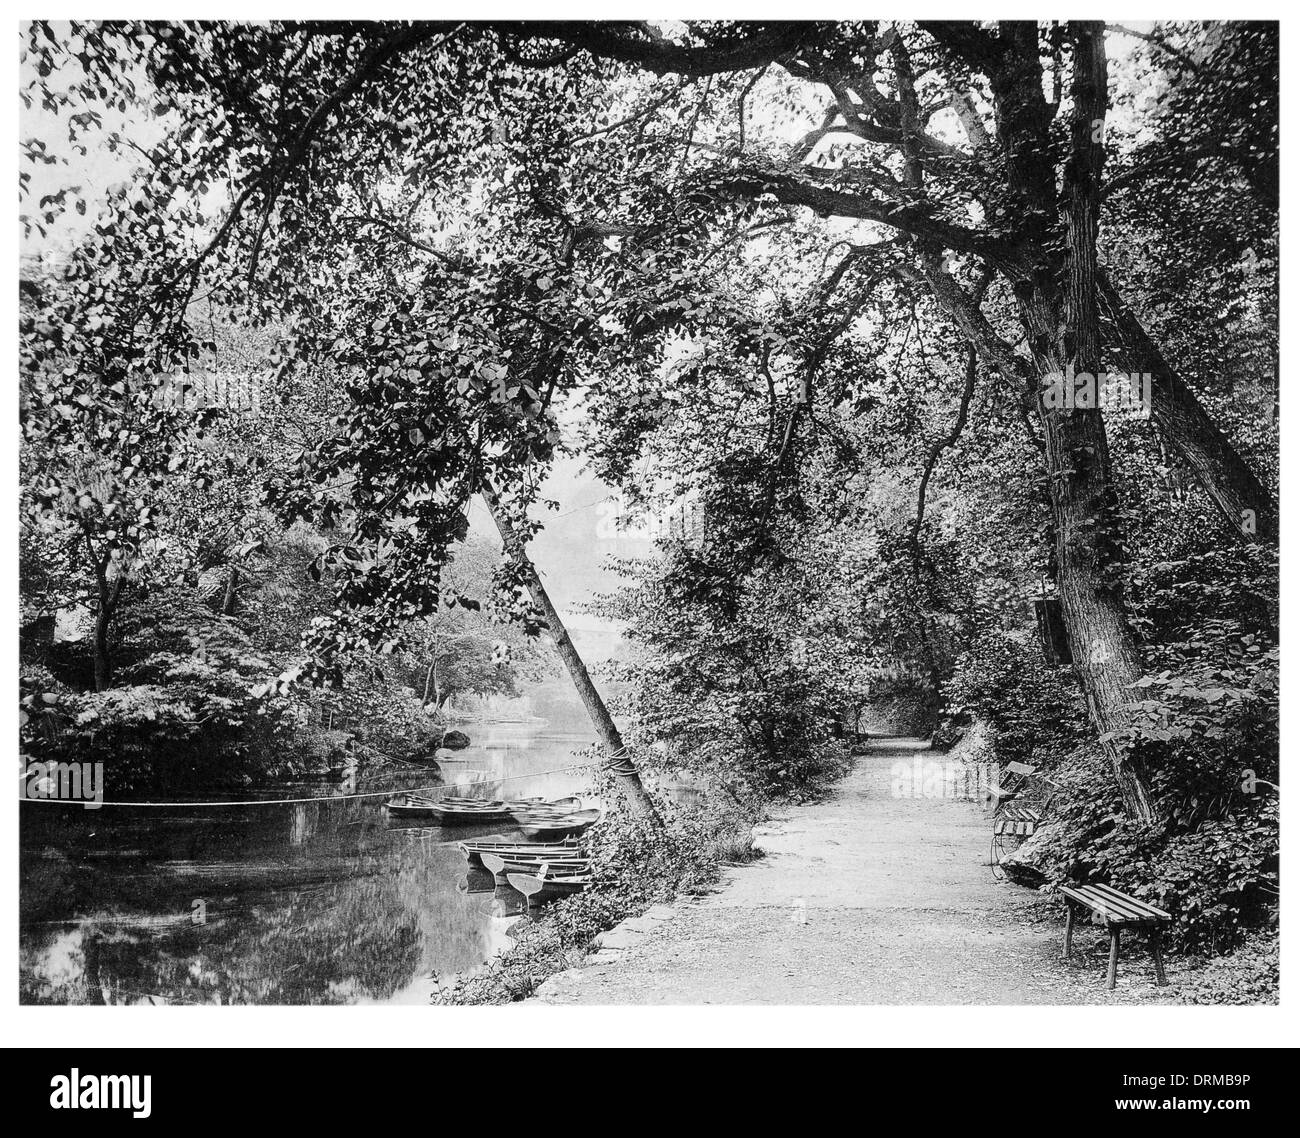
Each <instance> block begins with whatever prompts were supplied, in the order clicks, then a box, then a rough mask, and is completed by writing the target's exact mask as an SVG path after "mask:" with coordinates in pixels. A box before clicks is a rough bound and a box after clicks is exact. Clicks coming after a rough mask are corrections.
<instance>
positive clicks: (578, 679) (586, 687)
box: [482, 487, 658, 819]
mask: <svg viewBox="0 0 1300 1138" xmlns="http://www.w3.org/2000/svg"><path fill="white" fill-rule="evenodd" d="M482 494H483V501H484V502H485V503H486V504H487V508H488V512H489V513H490V514H491V515H492V520H493V521H494V522H495V523H496V527H497V531H498V532H499V533H500V534H501V541H502V544H503V545H504V546H505V549H506V553H507V555H508V556H509V557H510V559H511V560H512V561H513V562H514V563H515V565H516V567H517V568H518V569H519V571H520V573H522V575H523V578H524V582H525V584H526V585H527V587H528V592H529V595H530V596H531V597H532V598H533V603H534V604H535V605H537V607H538V608H540V609H541V610H542V613H543V614H544V615H545V617H546V624H547V627H548V628H549V629H550V631H551V638H552V639H553V640H554V641H555V649H556V651H557V652H558V653H559V654H560V659H561V660H563V661H564V666H565V668H566V669H567V670H568V673H569V678H570V679H571V680H572V681H573V686H574V687H575V688H576V689H577V692H578V698H579V699H581V700H582V705H583V707H584V708H586V711H587V715H588V716H589V717H590V719H591V723H592V726H593V727H595V729H596V734H597V735H599V736H600V741H601V743H602V744H603V745H604V748H605V768H606V770H608V771H609V772H610V774H611V775H612V776H613V778H614V782H615V785H617V786H618V789H619V791H620V793H621V794H622V795H623V798H624V800H625V801H626V802H627V805H628V807H629V808H630V809H631V810H632V811H633V812H635V813H637V814H642V815H646V816H649V817H650V818H656V819H657V818H658V813H657V811H656V810H655V805H654V800H653V799H652V798H651V797H650V795H649V793H648V792H647V791H646V788H645V786H644V785H643V784H642V782H641V776H640V775H639V774H638V773H637V769H636V767H635V766H634V765H633V763H632V760H631V759H630V758H629V757H628V754H627V747H626V746H625V745H624V743H623V737H622V735H620V734H619V730H618V726H617V724H615V722H614V717H613V716H612V715H610V713H609V708H607V707H606V706H605V701H604V700H603V699H602V698H601V695H600V692H599V691H598V690H597V688H596V685H595V684H594V683H593V682H592V680H591V675H590V673H589V672H588V671H587V665H586V664H585V663H583V660H582V657H581V656H580V655H579V654H578V649H577V647H576V646H575V645H574V643H573V639H572V637H570V636H569V630H568V629H567V628H565V626H564V621H563V620H562V619H561V618H560V613H559V610H557V609H556V607H555V605H554V604H552V603H551V598H550V596H549V594H548V593H547V592H546V587H545V586H544V585H543V584H542V579H541V577H540V576H539V575H538V572H537V569H536V567H535V566H534V565H533V562H532V559H531V558H530V557H529V556H528V553H527V550H526V549H525V548H524V543H523V540H522V539H521V538H520V536H519V534H518V532H517V531H516V530H515V528H514V526H513V525H512V524H511V522H510V519H509V518H508V517H507V516H506V514H505V511H504V510H503V509H502V508H501V505H500V503H499V502H498V501H497V498H496V495H495V494H494V493H492V492H491V491H490V490H488V489H487V488H486V487H485V488H484V489H483V491H482Z"/></svg>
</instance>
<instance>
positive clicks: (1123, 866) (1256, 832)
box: [1034, 749, 1278, 951]
mask: <svg viewBox="0 0 1300 1138" xmlns="http://www.w3.org/2000/svg"><path fill="white" fill-rule="evenodd" d="M1103 770H1104V766H1103V762H1102V760H1101V759H1100V758H1099V757H1098V756H1097V755H1096V753H1095V751H1093V750H1091V749H1087V750H1085V751H1083V752H1081V753H1079V754H1076V755H1074V756H1072V759H1071V762H1070V763H1068V764H1066V765H1065V766H1064V767H1063V768H1062V769H1058V771H1057V772H1056V774H1055V776H1054V777H1055V779H1056V781H1057V783H1058V786H1057V787H1056V788H1055V792H1054V795H1053V799H1052V808H1051V818H1052V825H1050V826H1045V827H1043V828H1042V829H1041V830H1040V831H1039V834H1038V835H1036V837H1035V847H1036V848H1035V851H1034V857H1035V862H1034V864H1035V865H1036V866H1037V867H1038V868H1039V869H1041V870H1042V871H1043V872H1044V873H1046V874H1047V876H1048V878H1049V881H1051V882H1052V883H1059V882H1065V881H1071V880H1073V881H1092V880H1099V881H1105V882H1106V883H1108V884H1110V885H1113V886H1115V888H1117V889H1120V890H1122V891H1123V892H1125V893H1130V894H1132V895H1133V896H1135V897H1140V898H1142V899H1143V900H1145V901H1149V902H1151V903H1152V904H1154V905H1156V906H1158V907H1159V908H1161V909H1164V910H1165V911H1166V912H1168V913H1169V914H1170V915H1171V916H1172V917H1173V918H1174V939H1175V942H1176V943H1179V944H1182V945H1186V946H1201V945H1205V946H1208V947H1210V948H1212V949H1216V950H1220V951H1221V950H1223V949H1225V948H1228V947H1230V946H1232V945H1233V944H1235V943H1236V942H1237V941H1238V939H1239V938H1240V937H1241V936H1242V934H1243V933H1244V932H1245V931H1246V930H1247V929H1249V928H1250V927H1251V926H1252V925H1255V924H1258V923H1260V922H1261V921H1262V920H1267V919H1269V915H1270V913H1271V912H1272V911H1273V909H1274V907H1275V905H1276V897H1277V880H1278V829H1277V799H1276V797H1275V796H1274V795H1273V794H1272V792H1271V791H1269V790H1268V789H1267V788H1252V789H1250V790H1247V789H1245V788H1244V787H1242V786H1238V787H1236V788H1235V792H1234V793H1231V794H1227V795H1224V796H1223V797H1222V798H1221V799H1220V800H1218V801H1217V802H1216V803H1214V804H1209V803H1206V804H1205V805H1206V806H1207V807H1209V808H1208V809H1203V810H1199V811H1197V812H1196V813H1195V814H1194V815H1189V816H1185V817H1181V818H1180V817H1171V818H1168V819H1166V820H1164V821H1163V822H1162V823H1161V824H1158V825H1154V826H1149V827H1144V826H1142V825H1140V824H1138V823H1136V822H1134V821H1133V820H1132V819H1129V818H1127V817H1125V816H1124V814H1123V811H1122V810H1121V809H1120V806H1119V801H1118V798H1117V797H1116V796H1115V795H1114V794H1113V793H1112V794H1109V795H1108V794H1104V793H1102V789H1103V788H1104V787H1105V786H1106V782H1105V780H1104V779H1103V778H1101V777H1100V776H1101V774H1102V772H1103Z"/></svg>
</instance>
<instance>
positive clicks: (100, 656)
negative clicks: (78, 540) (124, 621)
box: [92, 558, 126, 691]
mask: <svg viewBox="0 0 1300 1138" xmlns="http://www.w3.org/2000/svg"><path fill="white" fill-rule="evenodd" d="M109 564H110V563H109V561H108V559H107V558H104V559H102V560H100V561H97V562H96V564H95V574H96V577H97V578H98V582H99V611H98V612H97V613H96V614H95V637H94V643H93V645H92V650H93V653H94V665H95V690H96V691H106V690H107V689H108V688H109V687H110V685H111V684H112V682H113V660H112V657H111V655H110V654H109V650H108V632H109V629H110V627H111V626H112V624H113V614H114V613H115V612H117V605H118V602H119V601H120V600H121V599H122V590H123V589H124V588H125V587H126V573H125V572H123V571H121V570H120V569H119V570H118V573H117V576H116V577H114V578H113V580H112V581H111V582H110V581H109V579H108V568H109Z"/></svg>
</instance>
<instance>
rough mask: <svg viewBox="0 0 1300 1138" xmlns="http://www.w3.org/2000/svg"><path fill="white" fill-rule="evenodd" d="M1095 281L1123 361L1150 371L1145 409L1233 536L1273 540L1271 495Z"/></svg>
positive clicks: (1115, 298)
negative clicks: (1148, 404)
mask: <svg viewBox="0 0 1300 1138" xmlns="http://www.w3.org/2000/svg"><path fill="white" fill-rule="evenodd" d="M1098 284H1099V287H1100V290H1101V300H1102V305H1103V307H1104V309H1105V311H1106V315H1107V316H1108V317H1109V318H1110V320H1111V322H1112V323H1113V324H1114V325H1115V331H1116V333H1117V335H1118V337H1119V342H1120V348H1121V352H1122V355H1123V357H1124V360H1125V363H1126V365H1127V366H1128V367H1129V368H1130V369H1131V370H1134V371H1143V372H1150V373H1151V414H1152V417H1153V418H1154V419H1155V420H1156V422H1157V423H1158V424H1159V425H1160V426H1161V427H1163V428H1164V430H1165V431H1166V433H1167V434H1168V437H1169V441H1170V443H1171V444H1172V446H1173V448H1174V450H1175V451H1176V452H1177V454H1178V456H1179V457H1180V458H1181V459H1182V460H1183V462H1184V463H1186V464H1187V466H1188V467H1189V468H1190V469H1191V471H1192V473H1193V474H1194V475H1195V476H1196V480H1197V481H1198V482H1199V483H1200V484H1201V486H1203V487H1204V488H1205V492H1206V493H1207V494H1209V496H1210V498H1211V500H1212V501H1213V502H1214V504H1215V506H1216V507H1218V510H1219V512H1220V513H1221V514H1222V515H1223V517H1224V518H1225V519H1226V520H1227V522H1228V524H1229V526H1230V527H1231V529H1232V532H1233V533H1234V534H1236V536H1237V537H1238V538H1240V539H1243V540H1245V541H1248V542H1267V543H1269V544H1272V545H1276V544H1277V540H1278V512H1277V503H1276V502H1275V501H1274V500H1273V497H1272V495H1271V494H1269V492H1268V491H1267V490H1266V489H1265V488H1264V484H1263V483H1262V482H1261V481H1260V480H1259V477H1258V476H1257V475H1256V474H1255V472H1254V471H1253V470H1251V468H1250V466H1249V465H1247V463H1246V460H1245V459H1244V458H1242V457H1241V455H1240V453H1238V451H1237V449H1236V448H1235V447H1234V446H1233V445H1232V443H1231V442H1230V441H1229V440H1228V438H1227V436H1226V435H1224V433H1223V432H1222V431H1221V430H1219V428H1218V427H1217V426H1215V424H1214V421H1213V420H1212V419H1211V418H1210V417H1209V415H1208V414H1206V411H1205V408H1204V407H1203V406H1201V402H1200V400H1199V399H1197V398H1196V393H1195V392H1194V391H1193V390H1192V389H1191V388H1190V387H1188V385H1187V384H1186V382H1185V381H1184V380H1183V379H1182V377H1180V376H1179V375H1178V373H1177V372H1176V371H1175V370H1174V369H1173V368H1172V367H1171V366H1170V365H1169V363H1168V362H1167V361H1166V360H1165V358H1164V355H1163V354H1162V353H1161V351H1160V349H1159V347H1157V345H1156V343H1155V341H1153V340H1152V339H1151V337H1150V336H1149V335H1148V334H1147V330H1146V329H1145V328H1144V327H1143V326H1142V322H1141V321H1140V320H1139V319H1138V318H1137V316H1136V315H1134V313H1133V311H1132V309H1130V308H1129V307H1128V305H1127V304H1125V303H1124V300H1123V298H1122V297H1121V296H1120V295H1119V292H1118V290H1117V289H1116V288H1115V286H1114V285H1113V284H1111V282H1110V281H1108V280H1107V279H1106V278H1105V277H1104V276H1102V275H1100V274H1099V279H1098Z"/></svg>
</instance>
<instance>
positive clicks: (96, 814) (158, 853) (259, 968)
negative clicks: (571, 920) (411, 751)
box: [19, 723, 593, 1004]
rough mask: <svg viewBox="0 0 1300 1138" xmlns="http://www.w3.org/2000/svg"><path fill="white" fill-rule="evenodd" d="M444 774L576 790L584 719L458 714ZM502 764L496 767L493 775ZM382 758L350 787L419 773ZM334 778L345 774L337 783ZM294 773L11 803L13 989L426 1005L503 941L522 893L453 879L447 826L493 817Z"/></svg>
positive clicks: (108, 999)
mask: <svg viewBox="0 0 1300 1138" xmlns="http://www.w3.org/2000/svg"><path fill="white" fill-rule="evenodd" d="M463 730H465V731H466V733H467V734H469V735H470V737H471V740H472V743H471V746H470V747H468V748H467V749H465V750H463V751H459V752H457V753H456V758H455V759H454V760H451V761H446V762H443V763H442V770H443V777H444V780H445V781H446V782H449V783H450V782H455V781H466V780H482V779H484V778H486V779H488V780H489V785H487V786H480V791H486V792H488V793H490V794H492V795H493V796H499V797H507V798H523V797H530V796H533V795H541V796H545V797H548V798H556V797H562V796H566V795H570V794H581V793H582V792H583V791H584V790H585V789H586V787H587V785H588V783H589V781H590V775H589V773H588V772H585V771H583V770H581V769H579V770H570V771H565V772H563V773H549V774H548V773H543V772H548V771H555V770H556V769H557V768H564V767H572V766H574V765H575V764H581V763H582V762H583V761H584V759H585V758H588V757H589V756H584V755H583V754H582V753H581V752H582V751H583V749H584V748H585V747H587V746H589V745H590V744H591V742H592V741H593V740H592V737H591V736H589V735H585V734H577V733H572V734H570V733H563V732H560V731H557V730H554V729H551V728H548V727H547V726H545V725H539V724H521V723H493V724H483V723H480V724H468V725H466V726H465V727H464V728H463ZM500 780H507V781H500ZM429 781H430V780H429V776H428V774H427V772H424V773H422V772H420V771H418V770H411V771H409V773H404V774H397V775H394V774H391V773H385V774H382V775H375V776H373V777H372V778H370V779H369V780H368V781H367V779H366V778H364V777H363V778H362V780H361V782H360V785H358V786H356V788H355V789H356V790H357V791H368V790H378V789H388V788H392V789H394V790H397V789H401V788H404V787H416V786H427V785H429ZM347 789H352V788H351V787H348V788H347ZM338 793H339V790H338V788H333V787H315V788H313V787H310V786H303V785H302V784H293V785H287V786H284V787H279V788H275V790H274V791H270V792H264V793H262V795H261V796H262V797H264V798H270V797H308V796H314V795H320V796H321V797H320V798H319V799H318V800H314V801H311V802H305V803H298V804H293V805H266V804H261V805H257V806H221V807H200V808H175V809H173V808H139V807H136V808H130V807H112V806H104V807H102V808H101V809H98V810H86V809H84V807H82V806H79V805H73V804H63V803H60V804H51V803H43V802H23V803H22V804H21V824H20V833H21V858H20V899H19V908H20V973H19V976H20V979H19V994H20V999H21V1001H22V1002H23V1003H58V1004H70V1003H71V1004H149V1003H159V1004H161V1003H178V1004H371V1003H384V1004H403V1003H416V1004H423V1003H426V1002H427V1001H428V999H429V996H430V994H431V992H432V991H433V988H434V986H435V982H436V979H437V978H442V979H447V978H449V977H450V976H452V975H454V974H456V973H457V972H463V971H465V970H467V969H469V968H472V967H474V966H475V965H478V964H481V963H483V962H484V961H486V960H487V959H488V958H489V957H491V956H492V955H493V954H494V953H495V952H497V951H498V950H500V949H501V948H502V947H503V946H504V945H506V944H508V943H509V942H508V939H507V936H506V929H507V928H508V926H509V925H510V924H511V923H512V922H513V921H514V920H515V919H516V918H517V915H518V913H519V901H520V900H521V899H520V898H519V897H518V896H517V895H515V894H514V893H513V891H510V890H505V889H502V890H498V891H496V893H493V892H491V891H488V892H469V891H466V884H467V880H466V867H465V859H464V857H463V856H462V855H461V853H460V851H459V850H458V849H457V848H456V843H457V842H459V841H461V840H463V839H464V838H466V837H469V836H474V837H482V836H486V835H488V834H492V835H500V836H505V837H519V836H520V835H519V834H518V832H517V831H515V830H513V829H512V828H511V827H510V825H509V823H507V824H505V825H503V826H496V827H492V826H488V827H478V828H470V829H466V828H462V827H457V828H455V829H448V830H443V829H441V828H439V827H437V826H424V825H417V824H413V823H410V822H404V823H396V822H391V821H390V820H389V819H388V816H387V814H386V812H385V811H384V808H383V802H384V799H383V798H367V799H347V800H343V799H339V798H337V797H335V798H334V799H333V800H331V798H330V797H329V796H330V795H335V796H337V794H338Z"/></svg>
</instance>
